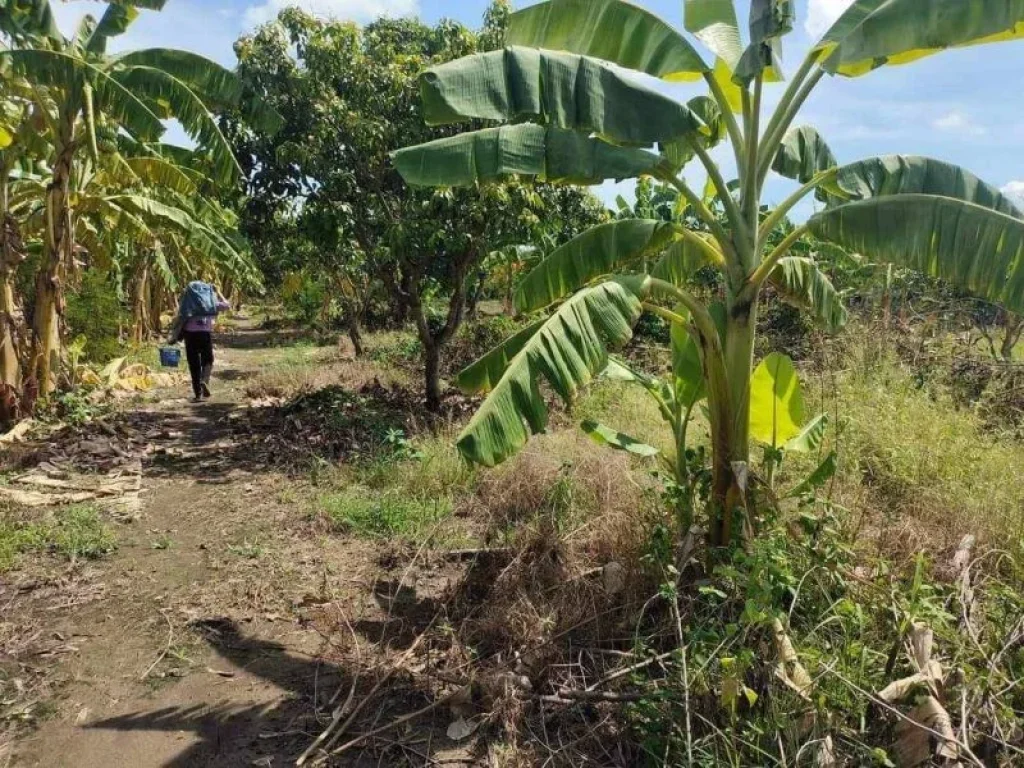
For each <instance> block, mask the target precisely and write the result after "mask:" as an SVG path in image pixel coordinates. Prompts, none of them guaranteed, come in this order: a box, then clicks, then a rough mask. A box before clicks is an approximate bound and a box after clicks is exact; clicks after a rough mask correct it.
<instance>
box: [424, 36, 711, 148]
mask: <svg viewBox="0 0 1024 768" xmlns="http://www.w3.org/2000/svg"><path fill="white" fill-rule="evenodd" d="M420 96H421V98H422V101H423V110H424V117H425V119H426V121H427V123H429V124H431V125H443V124H449V123H457V122H462V121H464V120H466V119H470V118H480V119H483V120H501V121H520V120H532V121H534V122H538V123H544V124H547V125H554V126H557V127H559V128H570V129H573V130H577V131H581V132H584V133H596V134H598V135H599V136H602V137H604V138H607V139H608V140H610V141H613V142H616V143H622V144H634V145H637V146H650V145H652V144H654V143H655V142H659V141H671V140H672V139H674V138H676V137H678V136H681V135H683V134H686V133H688V132H691V131H695V130H698V129H699V125H698V122H697V120H696V118H695V117H694V116H693V115H692V114H691V113H690V110H689V109H687V108H686V106H684V105H683V104H680V103H678V102H676V101H673V100H672V99H670V98H668V97H667V96H663V95H662V94H660V93H658V92H657V91H655V90H653V89H651V88H648V87H647V86H645V85H641V84H640V83H637V82H633V81H631V80H629V79H627V78H626V77H625V76H624V75H623V74H621V73H620V72H619V71H618V70H616V69H614V68H613V67H611V66H610V65H608V64H605V63H603V62H601V61H598V60H597V59H591V58H588V57H586V56H576V55H574V54H570V53H558V52H556V51H543V50H538V49H536V48H521V47H510V48H505V49H503V50H498V51H490V52H488V53H478V54H475V55H473V56H466V57H464V58H461V59H457V60H456V61H452V62H449V63H447V64H441V65H440V66H437V67H433V68H431V69H428V70H427V71H426V72H424V73H423V74H422V75H421V76H420Z"/></svg>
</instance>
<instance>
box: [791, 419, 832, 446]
mask: <svg viewBox="0 0 1024 768" xmlns="http://www.w3.org/2000/svg"><path fill="white" fill-rule="evenodd" d="M827 429H828V414H827V413H819V414H818V415H817V416H815V417H814V418H813V419H811V420H810V421H809V422H807V424H806V425H805V426H804V428H803V429H801V430H800V434H798V435H797V436H796V437H794V438H791V439H790V440H788V441H787V442H786V446H785V447H786V450H787V451H794V452H796V453H811V452H812V451H816V450H818V447H819V446H820V445H821V441H822V440H824V439H825V430H827Z"/></svg>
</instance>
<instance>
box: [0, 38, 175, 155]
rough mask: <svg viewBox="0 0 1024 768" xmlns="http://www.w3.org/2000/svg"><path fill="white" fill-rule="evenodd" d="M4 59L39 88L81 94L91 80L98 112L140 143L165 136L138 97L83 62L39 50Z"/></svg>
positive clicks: (0, 55) (6, 54)
mask: <svg viewBox="0 0 1024 768" xmlns="http://www.w3.org/2000/svg"><path fill="white" fill-rule="evenodd" d="M3 57H7V58H9V60H10V62H11V64H12V65H13V67H14V71H15V72H17V73H18V74H20V75H24V76H25V77H29V78H31V79H32V82H34V83H36V84H37V85H43V86H47V87H51V88H55V89H60V90H64V91H66V92H74V93H79V92H80V91H81V89H82V85H83V84H84V83H85V81H86V80H88V81H89V82H90V83H91V85H92V88H93V101H94V104H95V107H96V109H97V110H101V111H103V112H104V113H106V114H108V115H110V116H111V117H113V118H114V119H115V120H116V121H117V122H118V123H119V124H120V125H121V126H123V127H124V128H125V129H126V130H127V131H129V132H130V133H132V134H133V135H134V136H135V137H137V138H139V139H142V140H145V141H153V140H156V139H157V138H159V137H160V136H161V135H162V134H163V132H164V127H163V124H162V123H161V122H160V119H159V118H158V117H157V116H156V115H155V114H154V113H153V111H152V110H151V109H150V108H149V107H148V106H147V105H146V104H145V103H143V102H142V101H141V100H140V99H139V98H138V97H137V96H136V95H135V94H133V93H132V92H131V91H130V90H128V89H127V88H125V87H124V85H123V84H122V83H119V82H118V81H117V80H115V79H114V78H112V77H110V76H109V75H108V74H107V73H106V72H103V71H102V70H100V69H98V68H97V67H94V66H93V65H92V64H89V63H88V62H86V61H84V60H83V59H81V58H77V57H75V56H72V55H69V54H67V53H61V52H60V51H48V50H43V49H38V48H25V49H19V50H12V51H2V52H0V58H3Z"/></svg>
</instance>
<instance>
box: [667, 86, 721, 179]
mask: <svg viewBox="0 0 1024 768" xmlns="http://www.w3.org/2000/svg"><path fill="white" fill-rule="evenodd" d="M686 106H687V108H688V109H689V110H690V112H691V114H693V116H694V117H695V118H696V119H697V122H698V124H699V128H698V129H697V131H696V132H694V133H692V134H689V135H688V136H683V137H680V138H678V139H676V140H675V141H671V142H667V143H663V144H662V145H661V147H660V149H661V154H662V156H663V157H664V158H665V160H666V162H668V164H669V166H670V167H671V169H672V170H673V171H674V172H678V171H679V170H680V169H681V168H682V167H683V166H684V165H686V164H687V163H688V162H690V160H692V159H693V157H694V154H695V152H694V149H693V146H692V145H691V144H690V140H691V139H692V140H693V141H696V142H697V143H698V144H699V145H700V146H701V147H703V148H704V149H711V148H712V147H715V146H717V145H718V144H719V143H720V142H721V141H722V139H724V138H725V135H726V126H725V120H724V119H723V118H722V110H721V107H719V106H718V102H717V101H715V100H714V99H712V98H711V97H709V96H694V97H693V98H692V99H690V100H689V101H688V102H686Z"/></svg>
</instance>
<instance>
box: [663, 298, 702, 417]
mask: <svg viewBox="0 0 1024 768" xmlns="http://www.w3.org/2000/svg"><path fill="white" fill-rule="evenodd" d="M675 313H676V314H677V315H679V316H681V317H684V318H688V317H689V312H688V311H687V310H686V308H685V307H682V306H679V307H676V308H675ZM669 336H670V339H671V342H672V344H671V348H672V384H673V387H672V388H673V392H674V394H675V400H676V402H677V403H678V404H679V405H681V406H682V407H683V408H692V407H693V406H694V405H695V404H696V403H697V402H699V401H700V400H702V399H703V398H704V397H705V396H706V395H707V387H706V385H705V382H704V365H703V364H702V363H701V360H700V350H699V349H698V348H697V342H696V341H694V338H693V335H692V334H691V333H690V331H689V330H688V329H687V327H686V326H685V325H682V324H681V323H672V325H671V327H670V329H669Z"/></svg>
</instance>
